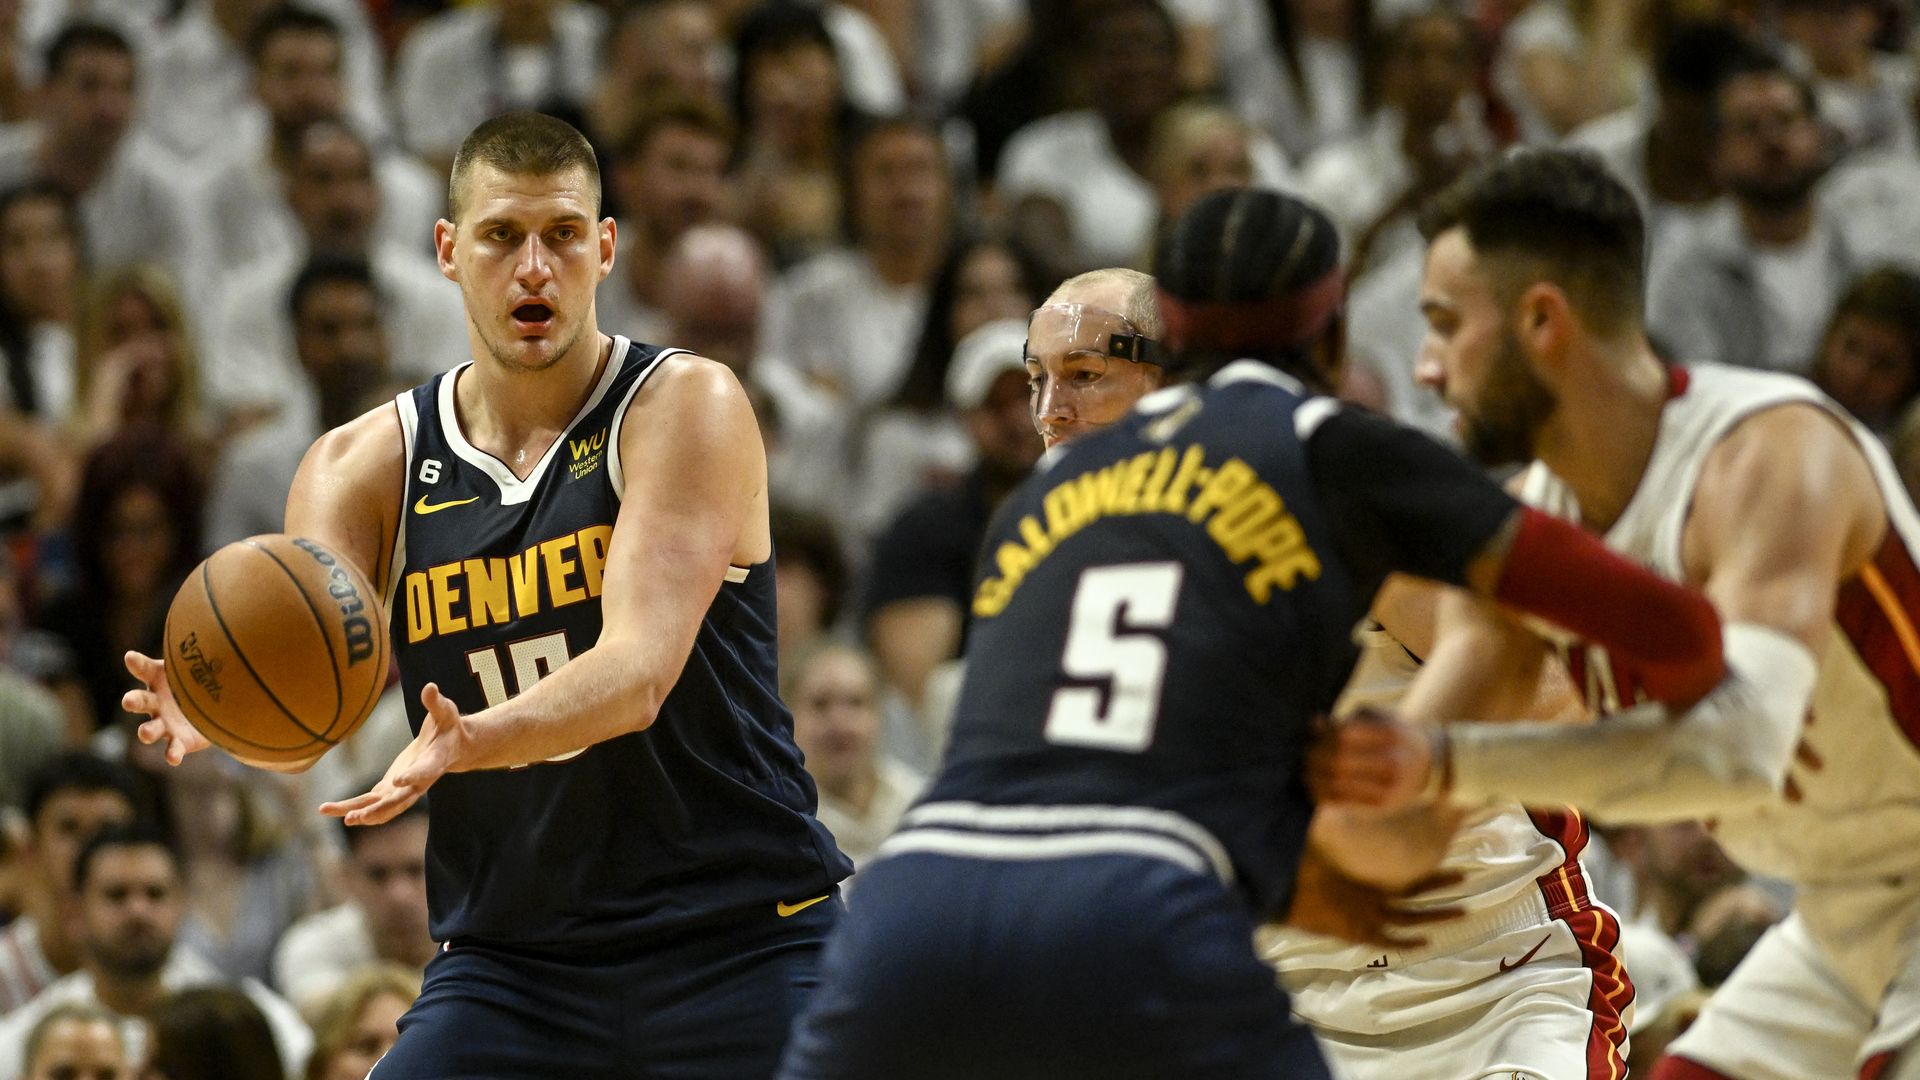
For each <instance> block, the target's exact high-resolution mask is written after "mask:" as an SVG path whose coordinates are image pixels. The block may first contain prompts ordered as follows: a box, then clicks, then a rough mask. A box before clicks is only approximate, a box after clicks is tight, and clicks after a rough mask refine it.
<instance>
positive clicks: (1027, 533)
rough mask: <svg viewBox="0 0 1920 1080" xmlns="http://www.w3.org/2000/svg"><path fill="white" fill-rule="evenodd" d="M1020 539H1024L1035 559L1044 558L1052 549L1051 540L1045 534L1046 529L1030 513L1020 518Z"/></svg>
mask: <svg viewBox="0 0 1920 1080" xmlns="http://www.w3.org/2000/svg"><path fill="white" fill-rule="evenodd" d="M1020 539H1022V540H1025V541H1026V542H1027V547H1029V548H1032V549H1033V557H1034V559H1035V560H1039V559H1044V558H1046V557H1047V556H1048V554H1050V553H1051V552H1052V551H1053V540H1052V539H1050V538H1049V537H1048V536H1047V531H1046V530H1045V529H1042V528H1041V527H1040V523H1039V522H1038V521H1035V520H1034V519H1033V515H1032V514H1028V515H1026V516H1025V517H1023V518H1021V519H1020Z"/></svg>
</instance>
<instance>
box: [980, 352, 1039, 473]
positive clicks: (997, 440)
mask: <svg viewBox="0 0 1920 1080" xmlns="http://www.w3.org/2000/svg"><path fill="white" fill-rule="evenodd" d="M1028 398H1029V393H1028V387H1027V377H1026V374H1025V373H1024V372H1019V371H1008V372H1004V373H1002V374H1001V375H1000V377H999V378H997V379H995V380H994V381H993V386H992V387H991V388H989V389H988V390H987V396H986V399H985V400H984V401H982V402H981V404H980V407H979V408H977V409H972V410H969V411H968V412H967V414H966V422H967V432H968V434H970V435H972V436H973V448H974V450H975V451H976V452H978V453H979V455H980V464H981V465H983V466H985V467H986V468H987V469H988V470H989V471H991V472H995V473H998V474H999V475H1000V476H1001V477H1004V478H1007V479H1012V478H1015V477H1020V476H1024V475H1026V473H1027V470H1028V469H1031V468H1033V463H1034V462H1036V461H1038V460H1040V451H1041V450H1043V449H1045V445H1044V444H1043V443H1041V441H1040V438H1039V436H1038V435H1036V434H1035V433H1034V429H1033V416H1032V414H1031V413H1030V412H1029V411H1028V409H1029V405H1028Z"/></svg>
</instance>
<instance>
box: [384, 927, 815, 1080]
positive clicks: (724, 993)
mask: <svg viewBox="0 0 1920 1080" xmlns="http://www.w3.org/2000/svg"><path fill="white" fill-rule="evenodd" d="M794 908H797V910H793V909H794ZM782 911H790V914H788V915H785V916H783V915H781V914H780V912H782ZM839 911H840V900H839V897H838V895H837V894H836V895H834V896H832V897H831V898H829V899H826V900H823V901H821V902H819V903H815V904H811V905H808V906H805V907H800V906H799V905H798V904H797V903H796V904H795V905H779V906H778V910H776V905H772V904H769V905H767V908H766V910H765V912H763V913H762V912H755V913H753V914H752V915H750V916H748V917H746V918H743V919H738V920H729V921H728V922H726V923H724V924H721V925H717V926H709V927H703V928H699V929H689V930H686V931H683V932H679V933H676V934H674V935H672V936H670V937H663V939H662V941H661V942H660V943H659V944H658V945H656V946H653V947H650V948H648V949H647V950H646V951H645V952H644V953H643V954H636V955H634V956H631V957H625V958H619V959H609V960H607V961H604V962H589V961H585V960H581V959H578V958H572V957H569V958H567V959H565V960H561V959H556V958H553V957H542V956H533V955H528V954H526V953H522V952H517V951H511V950H507V949H501V948H497V947H493V946H489V945H484V944H477V943H475V944H463V943H459V942H454V943H450V945H449V947H447V948H445V949H443V950H442V951H441V952H440V954H439V955H437V956H435V957H434V958H433V960H432V961H431V962H430V963H429V964H428V965H427V970H426V982H425V985H424V986H423V987H422V989H421V991H420V998H419V1000H418V1001H416V1002H414V1005H413V1008H412V1009H410V1010H408V1012H407V1014H406V1015H405V1016H404V1017H402V1018H401V1020H400V1038H399V1041H398V1042H396V1043H395V1044H394V1047H393V1049H392V1050H391V1051H389V1052H388V1053H387V1056H386V1057H384V1058H382V1059H380V1062H379V1064H377V1065H375V1066H374V1068H373V1072H372V1073H371V1074H370V1076H369V1078H368V1080H483V1078H484V1080H756V1078H762V1080H763V1078H765V1077H770V1076H772V1075H773V1071H774V1069H775V1067H776V1066H777V1065H778V1064H779V1061H780V1053H781V1050H782V1048H783V1047H784V1045H785V1043H786V1040H787V1033H788V1030H789V1028H790V1026H791V1023H792V1020H793V1017H794V1016H795V1015H796V1014H797V1013H798V1012H799V1010H800V1008H801V1006H802V1005H803V1004H804V1003H805V1001H806V998H807V997H808V995H809V994H810V993H811V992H812V991H813V988H814V986H815V985H816V983H817V976H818V968H819V957H820V950H821V945H822V942H823V941H824V940H825V939H826V937H827V933H828V931H829V930H831V929H832V927H833V925H834V923H835V922H836V921H837V917H838V914H839Z"/></svg>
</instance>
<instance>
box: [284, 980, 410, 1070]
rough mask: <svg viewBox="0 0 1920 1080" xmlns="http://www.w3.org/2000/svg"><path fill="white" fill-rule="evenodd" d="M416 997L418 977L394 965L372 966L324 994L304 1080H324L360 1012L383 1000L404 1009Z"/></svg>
mask: <svg viewBox="0 0 1920 1080" xmlns="http://www.w3.org/2000/svg"><path fill="white" fill-rule="evenodd" d="M419 996H420V973H419V972H417V971H409V970H408V969H406V968H403V967H401V966H400V965H398V964H384V963H383V964H373V965H370V966H368V967H365V968H362V969H360V972H359V974H357V975H355V976H354V977H353V978H351V979H348V980H347V982H346V984H345V985H343V986H341V987H340V989H338V990H335V991H334V992H333V993H331V994H328V995H327V996H326V997H325V998H324V999H322V1001H321V1002H320V1004H319V1006H318V1007H317V1008H316V1009H315V1010H314V1014H313V1016H312V1018H311V1019H312V1020H313V1056H312V1057H311V1058H309V1059H308V1061H307V1076H306V1080H324V1078H325V1076H326V1075H327V1066H328V1065H330V1064H331V1063H332V1058H333V1057H334V1056H335V1055H336V1054H338V1053H340V1051H341V1050H344V1049H345V1048H346V1045H347V1043H349V1042H351V1041H352V1039H353V1027H354V1025H355V1024H356V1023H358V1022H359V1020H360V1013H361V1010H363V1009H365V1008H366V1007H367V1006H368V1005H369V1004H371V1003H373V1002H374V1001H377V1000H379V999H380V998H383V997H396V998H399V999H400V1000H401V1001H404V1002H406V1003H407V1004H408V1005H412V1004H413V1000H414V999H415V998H417V997H419Z"/></svg>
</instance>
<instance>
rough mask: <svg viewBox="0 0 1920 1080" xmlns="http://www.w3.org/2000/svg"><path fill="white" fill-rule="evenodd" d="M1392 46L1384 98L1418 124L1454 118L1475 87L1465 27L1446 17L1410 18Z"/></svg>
mask: <svg viewBox="0 0 1920 1080" xmlns="http://www.w3.org/2000/svg"><path fill="white" fill-rule="evenodd" d="M1390 48H1391V49H1392V52H1391V53H1390V54H1389V56H1388V59H1387V70H1386V75H1385V89H1386V96H1387V99H1388V100H1389V101H1390V102H1391V103H1392V104H1393V105H1395V106H1397V107H1398V108H1399V109H1400V112H1401V113H1402V114H1403V115H1404V116H1406V118H1407V120H1408V122H1409V123H1411V124H1413V125H1414V126H1416V127H1430V126H1432V125H1434V124H1437V123H1439V122H1441V121H1443V120H1445V119H1447V118H1448V117H1450V116H1452V115H1453V113H1454V109H1455V108H1456V107H1457V106H1458V105H1459V103H1460V98H1461V97H1462V96H1463V95H1465V94H1466V92H1467V91H1468V90H1469V89H1471V88H1472V86H1473V76H1474V72H1473V42H1472V41H1470V40H1469V39H1468V38H1467V29H1466V27H1465V25H1463V24H1462V23H1461V21H1460V20H1459V19H1455V18H1452V17H1449V16H1412V17H1410V18H1409V19H1408V21H1407V24H1406V25H1404V26H1402V27H1401V28H1400V30H1399V33H1397V34H1395V35H1394V42H1393V44H1392V45H1391V46H1390Z"/></svg>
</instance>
